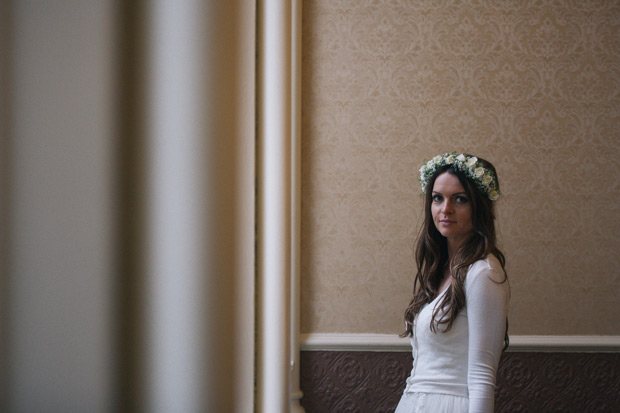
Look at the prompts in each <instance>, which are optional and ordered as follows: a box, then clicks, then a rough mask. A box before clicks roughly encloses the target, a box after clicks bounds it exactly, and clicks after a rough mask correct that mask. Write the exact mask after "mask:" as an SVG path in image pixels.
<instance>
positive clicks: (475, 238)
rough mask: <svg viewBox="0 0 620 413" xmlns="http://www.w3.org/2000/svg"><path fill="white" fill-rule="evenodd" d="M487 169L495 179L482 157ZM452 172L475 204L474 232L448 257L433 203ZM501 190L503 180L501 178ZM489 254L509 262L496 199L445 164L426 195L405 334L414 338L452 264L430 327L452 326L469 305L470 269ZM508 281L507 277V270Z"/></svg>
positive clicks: (429, 185) (473, 206)
mask: <svg viewBox="0 0 620 413" xmlns="http://www.w3.org/2000/svg"><path fill="white" fill-rule="evenodd" d="M478 162H480V163H482V164H483V165H484V167H485V168H486V169H489V170H491V171H493V174H494V175H495V179H497V172H496V170H495V167H494V166H493V165H492V164H491V163H490V162H488V161H486V160H484V159H481V158H478ZM444 172H446V173H449V174H452V175H454V176H456V177H457V178H458V180H459V181H460V183H461V185H463V188H464V189H465V193H466V195H467V198H468V200H469V202H470V205H471V211H472V216H471V219H472V225H473V228H474V230H473V232H472V234H471V236H470V237H469V238H468V239H467V240H466V241H465V242H464V243H463V245H461V247H460V248H459V250H458V251H457V252H456V254H455V255H454V256H453V257H451V258H450V259H449V258H448V243H447V240H446V238H444V237H443V236H442V235H441V233H440V232H439V231H438V230H437V228H436V227H435V223H434V221H433V216H432V213H431V204H432V202H433V195H432V192H433V187H434V185H435V180H436V179H437V177H438V176H439V175H441V174H442V173H444ZM497 189H498V190H499V181H497ZM489 254H493V255H495V257H497V259H498V261H499V262H500V264H501V266H502V269H504V265H505V263H506V259H505V257H504V254H503V253H502V252H501V251H500V250H499V248H498V247H497V243H496V236H495V210H494V205H493V201H491V200H490V199H489V198H488V197H487V196H486V195H484V194H483V193H482V192H481V191H480V190H479V189H478V187H477V185H476V184H475V183H474V182H473V181H471V180H470V179H469V178H467V177H466V176H465V175H463V174H462V173H461V172H460V171H458V170H455V169H453V168H452V167H451V165H444V166H442V167H440V168H438V169H437V171H436V172H435V173H434V174H433V176H431V178H430V179H429V181H428V185H427V187H426V195H425V198H424V221H423V223H422V226H421V228H420V234H419V237H418V242H417V244H416V249H415V259H416V266H417V273H416V276H415V281H414V283H413V298H412V299H411V301H410V303H409V306H408V307H407V309H406V310H405V332H404V333H403V334H401V337H411V336H413V334H414V331H413V321H414V319H415V317H416V316H417V315H418V313H419V312H420V311H421V310H422V307H423V306H424V305H425V304H427V303H430V302H431V301H433V300H434V299H435V298H436V297H437V294H438V292H439V285H440V283H441V280H442V278H443V275H444V269H445V268H446V266H448V267H449V270H450V274H451V275H452V277H451V280H450V285H449V286H448V289H447V291H446V293H445V294H444V295H443V298H442V300H441V302H440V303H439V304H438V305H437V306H435V310H434V311H433V316H432V320H431V325H430V329H431V331H433V332H435V333H436V332H437V328H438V327H439V326H442V327H443V330H442V331H443V332H446V331H448V330H450V328H452V325H453V324H454V320H456V317H457V315H458V313H459V311H461V309H462V308H463V307H464V306H465V289H464V285H465V277H466V276H467V269H468V268H469V266H470V265H471V264H473V263H475V262H476V261H478V260H481V259H485V258H486V257H487V256H488V255H489ZM504 275H505V277H504V280H503V281H501V282H506V280H507V276H506V271H505V269H504ZM507 347H508V320H506V335H505V337H504V349H506V348H507Z"/></svg>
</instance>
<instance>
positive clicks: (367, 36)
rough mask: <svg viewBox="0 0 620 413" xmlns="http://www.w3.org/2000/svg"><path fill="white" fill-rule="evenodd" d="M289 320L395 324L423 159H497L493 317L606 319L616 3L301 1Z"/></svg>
mask: <svg viewBox="0 0 620 413" xmlns="http://www.w3.org/2000/svg"><path fill="white" fill-rule="evenodd" d="M302 52H303V65H302V72H303V75H302V77H303V86H302V90H303V91H302V93H303V98H302V99H303V101H302V281H301V287H302V297H301V306H302V307H301V313H302V316H301V317H302V320H301V323H302V324H301V329H302V332H304V333H318V332H320V333H327V332H350V333H399V332H401V331H402V327H403V319H402V314H403V311H404V308H405V307H406V305H407V303H408V301H409V298H410V295H411V292H412V287H413V275H414V274H413V269H414V261H413V248H414V242H415V239H416V235H417V232H418V229H419V224H420V222H419V220H420V212H421V208H422V200H421V198H420V196H419V194H420V186H419V183H418V180H417V171H418V169H419V167H420V165H421V164H422V162H423V161H424V160H426V159H430V158H431V157H432V156H434V155H436V154H439V153H443V152H446V151H452V150H456V151H459V152H461V151H465V152H468V153H471V154H474V155H477V156H480V157H483V158H485V159H487V160H489V161H491V162H492V163H493V164H494V165H495V166H496V168H497V170H498V175H499V181H500V185H501V190H502V197H501V198H500V199H499V200H498V201H497V207H498V228H499V238H500V242H501V248H502V250H503V251H504V253H505V255H506V258H507V271H508V276H509V279H510V284H511V305H510V312H509V317H510V332H511V334H551V335H555V334H557V335H565V334H566V335H571V334H576V335H598V334H600V335H607V334H611V335H617V334H620V312H618V311H617V308H618V303H619V300H620V2H619V1H603V0H592V1H582V0H573V1H569V0H564V1H561V0H555V1H546V0H539V1H522V0H503V1H500V0H478V1H455V0H443V1H438V0H419V1H413V0H372V1H371V0H313V1H305V2H303V49H302Z"/></svg>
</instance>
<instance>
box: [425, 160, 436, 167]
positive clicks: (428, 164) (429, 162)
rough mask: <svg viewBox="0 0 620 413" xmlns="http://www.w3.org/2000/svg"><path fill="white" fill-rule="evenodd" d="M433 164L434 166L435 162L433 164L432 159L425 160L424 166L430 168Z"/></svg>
mask: <svg viewBox="0 0 620 413" xmlns="http://www.w3.org/2000/svg"><path fill="white" fill-rule="evenodd" d="M433 166H435V164H433V160H432V159H431V160H430V161H428V162H426V167H427V168H432V167H433Z"/></svg>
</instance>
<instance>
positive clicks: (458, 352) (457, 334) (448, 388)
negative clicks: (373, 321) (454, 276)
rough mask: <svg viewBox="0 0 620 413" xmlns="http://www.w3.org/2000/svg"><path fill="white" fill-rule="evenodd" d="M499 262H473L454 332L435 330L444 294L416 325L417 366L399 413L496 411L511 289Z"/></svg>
mask: <svg viewBox="0 0 620 413" xmlns="http://www.w3.org/2000/svg"><path fill="white" fill-rule="evenodd" d="M504 278H505V276H504V271H503V270H502V266H501V265H500V263H499V261H498V260H497V258H496V257H495V256H493V255H489V256H488V257H487V258H486V259H484V260H479V261H476V262H475V263H474V264H472V265H471V266H470V267H469V269H468V271H467V276H466V277H465V300H466V304H465V306H464V307H463V308H462V309H461V311H459V313H458V315H457V318H456V320H455V321H454V323H453V324H452V328H451V329H450V330H449V331H448V332H445V333H444V332H442V331H443V326H439V327H438V329H437V333H433V332H432V331H431V330H430V322H431V318H432V313H433V309H434V308H435V306H436V305H437V304H438V303H439V302H440V301H441V297H442V296H443V294H444V293H445V292H442V293H441V294H439V295H438V296H437V297H435V300H433V301H432V302H431V303H429V304H426V305H425V306H424V307H423V308H422V310H421V311H420V313H419V314H418V316H417V317H416V320H415V322H414V335H413V337H412V338H411V346H412V352H413V368H412V369H411V375H410V376H409V378H408V379H407V384H406V387H405V391H404V393H403V396H402V398H401V399H400V402H399V403H398V407H397V408H396V413H414V412H415V413H422V412H430V413H440V412H450V413H458V412H469V413H478V412H483V413H490V412H493V402H494V396H495V373H496V371H497V366H498V364H499V359H500V356H501V353H502V348H503V344H504V334H505V329H506V314H507V312H508V299H509V295H510V287H509V285H508V281H506V282H503V283H502V281H503V280H504Z"/></svg>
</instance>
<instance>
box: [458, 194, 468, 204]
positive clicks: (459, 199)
mask: <svg viewBox="0 0 620 413" xmlns="http://www.w3.org/2000/svg"><path fill="white" fill-rule="evenodd" d="M468 201H469V200H468V199H467V198H466V197H464V196H457V197H456V202H458V203H459V204H465V203H467V202H468Z"/></svg>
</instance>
